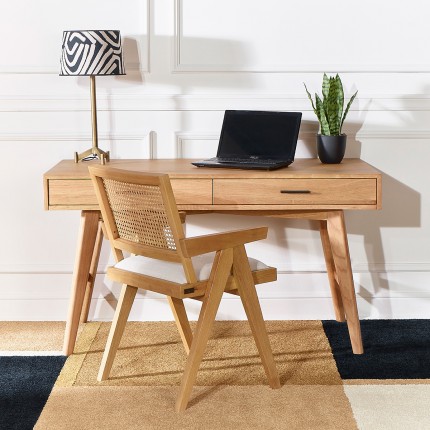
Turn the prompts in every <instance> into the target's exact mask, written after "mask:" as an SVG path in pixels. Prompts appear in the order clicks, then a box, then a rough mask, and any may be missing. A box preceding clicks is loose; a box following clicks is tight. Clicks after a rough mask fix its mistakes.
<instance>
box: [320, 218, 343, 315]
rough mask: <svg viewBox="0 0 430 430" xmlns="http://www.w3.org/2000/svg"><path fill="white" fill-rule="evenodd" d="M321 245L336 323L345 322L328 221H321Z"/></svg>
mask: <svg viewBox="0 0 430 430" xmlns="http://www.w3.org/2000/svg"><path fill="white" fill-rule="evenodd" d="M320 235H321V243H322V248H323V251H324V258H325V264H326V267H327V275H328V280H329V283H330V291H331V297H332V300H333V307H334V313H335V316H336V321H339V322H343V321H345V311H344V309H343V302H342V296H341V293H340V287H339V282H338V279H337V273H336V267H335V265H334V261H333V251H332V249H331V245H330V240H329V237H328V232H327V220H321V221H320Z"/></svg>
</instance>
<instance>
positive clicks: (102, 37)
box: [60, 30, 125, 76]
mask: <svg viewBox="0 0 430 430" xmlns="http://www.w3.org/2000/svg"><path fill="white" fill-rule="evenodd" d="M62 48H63V49H62V53H61V60H60V64H61V73H60V76H70V75H71V76H76V75H79V76H91V75H93V76H100V75H125V70H124V61H123V58H122V46H121V35H120V32H119V31H118V30H82V31H81V30H80V31H64V32H63V47H62Z"/></svg>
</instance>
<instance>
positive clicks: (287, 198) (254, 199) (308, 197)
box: [214, 178, 377, 205]
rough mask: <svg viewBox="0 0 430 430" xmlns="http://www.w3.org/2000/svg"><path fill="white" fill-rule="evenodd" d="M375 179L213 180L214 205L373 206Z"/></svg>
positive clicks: (375, 188) (375, 191)
mask: <svg viewBox="0 0 430 430" xmlns="http://www.w3.org/2000/svg"><path fill="white" fill-rule="evenodd" d="M376 196H377V187H376V179H361V178H352V179H313V178H309V179H307V178H304V179H258V180H256V179H254V180H252V181H249V180H246V179H216V180H214V204H215V205H320V204H321V205H374V204H375V203H376Z"/></svg>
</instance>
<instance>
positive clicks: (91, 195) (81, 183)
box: [48, 179, 97, 206]
mask: <svg viewBox="0 0 430 430" xmlns="http://www.w3.org/2000/svg"><path fill="white" fill-rule="evenodd" d="M48 199H49V201H48V204H49V206H89V205H94V206H97V199H96V194H95V192H94V188H93V183H92V182H91V180H90V179H50V180H49V181H48Z"/></svg>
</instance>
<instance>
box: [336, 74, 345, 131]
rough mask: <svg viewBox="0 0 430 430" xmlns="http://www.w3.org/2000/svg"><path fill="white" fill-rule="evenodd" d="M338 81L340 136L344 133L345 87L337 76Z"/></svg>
mask: <svg viewBox="0 0 430 430" xmlns="http://www.w3.org/2000/svg"><path fill="white" fill-rule="evenodd" d="M335 79H336V81H337V90H338V92H337V103H338V124H339V130H338V134H339V135H340V134H341V133H342V112H343V105H344V100H345V96H344V92H343V85H342V81H341V79H340V76H339V75H338V74H336V78H335Z"/></svg>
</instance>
